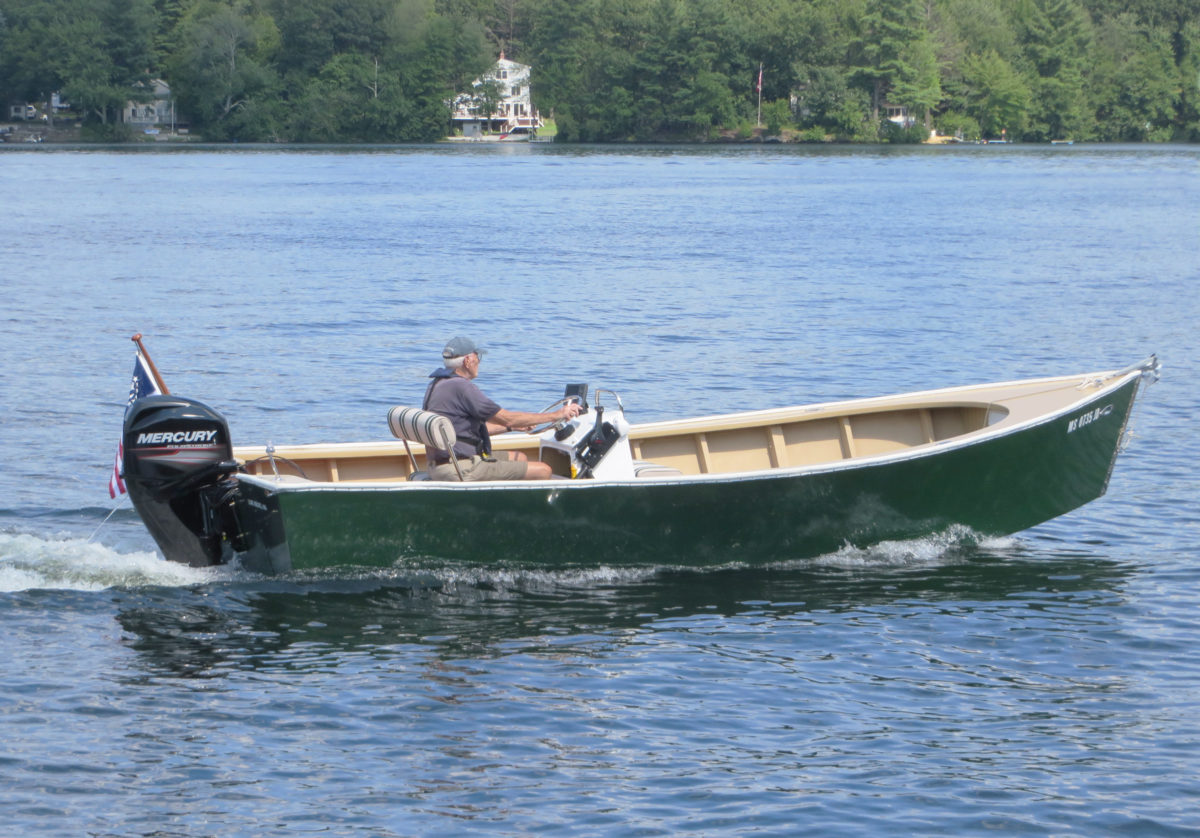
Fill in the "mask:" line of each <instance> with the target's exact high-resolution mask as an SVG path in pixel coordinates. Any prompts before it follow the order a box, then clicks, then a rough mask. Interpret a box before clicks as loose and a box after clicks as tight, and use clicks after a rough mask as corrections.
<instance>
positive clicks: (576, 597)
mask: <svg viewBox="0 0 1200 838" xmlns="http://www.w3.org/2000/svg"><path fill="white" fill-rule="evenodd" d="M1198 166H1200V149H1198V148H1196V147H1140V146H1139V147H1088V146H1072V147H1053V148H1051V147H1049V146H1047V147H1022V146H1012V147H995V146H992V147H964V148H912V149H909V148H906V149H884V148H838V147H833V148H808V147H720V148H677V147H653V148H616V149H610V148H586V147H585V148H568V149H563V148H558V147H554V146H541V145H535V146H515V145H505V146H486V147H479V146H474V147H470V148H464V147H452V148H451V147H417V148H408V147H406V148H386V149H356V150H330V149H297V150H284V151H281V150H278V149H274V148H241V149H204V148H187V149H175V150H162V149H155V150H153V151H145V150H138V151H127V150H117V151H113V150H105V149H51V148H38V149H11V148H5V149H3V150H0V185H2V187H3V194H4V196H5V206H4V210H3V213H2V214H0V284H2V288H3V298H2V302H0V312H2V313H0V319H2V321H3V324H4V328H3V330H2V331H0V353H2V355H0V357H2V359H3V364H2V365H0V396H2V403H3V406H4V414H5V415H4V419H3V423H2V424H0V454H2V457H3V463H4V467H3V471H0V498H2V499H0V630H2V632H3V641H2V644H3V645H2V648H3V653H2V655H0V741H3V742H4V743H5V744H4V746H3V748H2V749H0V807H2V810H3V812H4V816H3V821H4V823H6V824H7V827H5V830H6V831H8V832H11V833H12V834H36V835H64V836H78V835H90V836H110V835H111V836H118V835H120V836H126V835H154V836H188V838H191V836H209V835H212V836H234V835H245V836H262V835H289V836H290V835H295V834H308V833H315V834H325V835H355V836H392V835H395V836H408V835H462V834H496V833H499V834H539V835H542V834H557V835H571V836H575V835H677V834H696V835H701V834H702V835H712V834H739V835H741V834H761V835H796V834H812V835H835V836H836V835H846V836H859V835H873V834H879V833H881V832H883V831H885V830H887V831H891V832H895V833H902V834H922V835H936V834H945V835H955V836H968V835H984V834H988V835H992V834H1002V835H1016V834H1021V835H1087V836H1095V835H1116V834H1120V835H1196V834H1200V828H1198V825H1200V821H1198V818H1197V813H1198V812H1200V651H1198V647H1200V626H1198V621H1197V615H1198V614H1200V570H1198V569H1197V559H1198V558H1200V547H1198V546H1197V545H1200V511H1198V509H1197V498H1198V497H1200V480H1198V478H1197V468H1196V465H1197V462H1198V459H1200V443H1198V442H1197V434H1196V427H1195V421H1196V417H1197V416H1198V415H1200V387H1198V386H1197V384H1196V376H1195V373H1196V370H1197V362H1198V360H1200V347H1198V345H1197V331H1198V329H1197V324H1198V323H1200V303H1198V302H1197V300H1198V298H1200V295H1198V294H1197V290H1196V289H1197V283H1198V280H1200V259H1198V251H1200V247H1198V245H1200V236H1198V233H1200V169H1198ZM135 332H141V333H143V334H144V335H145V341H146V345H147V348H148V349H149V350H150V352H151V354H152V356H153V358H154V360H155V361H156V362H157V364H158V366H159V368H160V370H161V372H162V374H163V376H164V378H165V379H166V381H167V384H168V385H169V386H170V388H171V390H172V392H176V393H180V394H184V395H189V396H192V397H195V398H199V399H201V400H203V401H205V402H207V403H209V404H211V405H213V406H214V407H216V408H217V409H218V410H220V411H221V412H222V413H223V414H224V415H225V416H226V418H227V419H228V420H229V422H230V425H231V428H232V432H233V435H234V441H235V443H265V442H267V441H275V442H321V441H351V440H360V439H384V438H387V437H388V433H387V429H386V424H385V417H386V412H387V409H388V407H389V406H391V405H393V404H397V403H409V404H411V403H414V402H416V401H418V400H419V399H420V396H421V394H422V392H423V388H424V377H425V375H426V374H427V373H428V372H429V371H430V370H431V369H432V368H433V367H434V366H436V365H437V363H438V353H439V351H440V348H441V346H442V344H443V343H444V342H445V341H446V339H447V338H449V337H451V336H453V335H455V334H460V333H461V334H467V335H471V336H474V337H476V338H477V339H478V340H479V341H480V342H481V343H483V344H485V345H486V346H487V347H489V349H490V352H489V354H488V355H487V357H486V358H485V359H484V368H483V372H482V377H481V384H482V385H483V386H484V389H485V390H486V391H487V392H489V394H490V395H492V396H493V397H494V398H496V400H497V401H499V402H500V403H501V404H503V405H505V406H507V407H513V408H516V409H535V410H536V409H540V408H541V407H543V406H544V405H546V404H549V403H550V402H552V401H554V400H555V399H556V398H557V396H558V395H559V394H560V393H561V389H562V385H563V384H564V383H566V382H570V381H588V382H590V383H591V384H592V385H593V386H604V387H609V388H612V389H614V390H616V391H618V392H619V393H620V395H621V397H622V399H623V401H624V403H625V405H626V407H627V409H628V411H629V414H630V416H631V418H632V419H633V420H634V421H646V420H652V419H660V418H668V417H673V416H680V415H693V414H701V413H710V412H720V411H728V410H737V409H748V408H758V407H771V406H782V405H789V404H796V403H800V402H807V401H824V400H829V399H834V398H842V397H851V396H867V395H880V394H885V393H892V392H902V391H906V390H913V389H924V388H932V387H940V386H947V385H952V384H967V383H976V382H985V381H992V380H1008V379H1014V378H1021V377H1026V376H1036V375H1052V374H1059V373H1071V372H1086V371H1093V370H1102V369H1111V368H1115V367H1123V366H1125V365H1126V364H1129V363H1132V362H1135V361H1139V360H1141V359H1142V358H1144V357H1145V356H1147V355H1149V354H1150V353H1152V352H1156V353H1158V354H1159V356H1160V358H1161V359H1162V361H1163V365H1164V375H1163V380H1162V381H1161V382H1160V383H1158V384H1156V385H1154V386H1152V387H1150V388H1148V389H1146V390H1145V391H1144V392H1143V398H1142V399H1141V401H1140V402H1139V404H1138V406H1137V407H1136V409H1135V412H1134V418H1133V430H1134V437H1133V440H1132V443H1131V445H1130V447H1129V449H1128V450H1127V451H1126V452H1125V454H1124V455H1123V456H1122V457H1121V458H1120V459H1119V461H1118V463H1117V468H1116V470H1115V473H1114V475H1113V478H1112V482H1111V484H1110V488H1109V493H1108V495H1107V496H1105V497H1104V498H1102V499H1101V500H1099V501H1097V502H1095V503H1093V504H1091V505H1089V506H1088V507H1086V508H1084V509H1081V510H1078V511H1076V512H1074V513H1072V514H1070V515H1067V516H1065V517H1063V518H1061V519H1059V520H1056V521H1053V522H1050V523H1048V524H1045V525H1043V526H1041V527H1038V528H1036V529H1033V530H1030V531H1028V532H1025V533H1021V534H1019V535H1016V536H1012V537H1008V538H1003V539H983V540H979V539H977V538H974V537H972V536H971V534H969V533H968V534H964V533H949V534H947V535H946V536H945V537H944V538H934V539H928V540H924V541H918V542H910V543H902V544H887V545H883V546H881V547H879V548H877V549H873V550H868V551H862V550H853V549H844V550H842V551H839V552H838V553H836V554H832V555H829V556H824V557H821V558H818V559H815V560H810V561H795V562H784V563H781V564H777V565H773V566H771V567H767V568H757V569H755V568H746V567H739V566H737V565H734V564H730V565H728V566H725V567H718V568H715V569H709V570H704V571H693V570H689V569H688V568H687V564H688V557H687V556H663V557H662V560H661V564H659V565H656V566H650V567H645V568H635V569H621V570H618V569H615V568H614V567H612V566H611V565H610V564H607V563H606V559H607V558H608V554H607V553H606V546H605V544H604V540H603V537H602V536H601V535H599V534H598V535H597V539H596V543H595V545H594V550H593V551H592V552H591V553H590V554H588V555H580V556H578V557H577V559H578V561H577V565H578V566H577V567H576V568H574V569H571V570H566V571H560V572H534V571H530V570H528V569H524V568H523V567H522V566H521V565H520V563H514V565H513V566H512V567H507V568H500V569H488V570H482V569H479V568H476V567H472V566H470V565H463V564H453V563H446V562H437V561H434V560H429V559H424V560H422V559H417V558H406V559H402V560H401V561H400V562H398V564H397V566H396V567H395V568H393V569H391V570H388V571H386V572H373V573H365V572H364V573H343V574H340V575H335V574H317V575H309V576H295V577H283V578H273V579H268V578H262V577H256V576H253V575H251V574H248V573H245V572H242V571H238V570H235V569H219V570H194V569H188V568H183V567H179V566H175V565H171V564H168V563H166V562H164V561H162V560H161V559H159V558H158V556H157V554H156V552H155V548H154V545H153V542H152V541H151V539H150V538H149V536H148V535H147V534H146V532H145V530H144V529H143V527H142V526H141V524H140V522H139V521H138V520H137V518H136V515H134V513H133V512H132V511H131V510H130V507H129V504H128V501H125V502H124V503H123V504H119V505H118V504H117V503H116V502H110V500H109V498H108V494H107V489H106V486H107V477H108V472H109V469H110V468H111V464H112V457H113V454H114V450H115V446H116V442H117V438H118V435H119V431H120V425H121V412H122V409H123V404H124V400H125V396H126V393H127V390H128V384H129V374H130V370H131V366H132V360H133V346H132V344H131V343H130V342H129V340H128V339H129V337H130V335H132V334H133V333H135ZM114 506H116V507H117V508H116V511H115V512H113V507H114ZM110 512H112V515H111V517H107V520H106V516H109V513H110Z"/></svg>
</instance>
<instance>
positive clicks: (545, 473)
mask: <svg viewBox="0 0 1200 838" xmlns="http://www.w3.org/2000/svg"><path fill="white" fill-rule="evenodd" d="M553 474H554V472H553V471H551V470H550V464H549V463H543V462H542V461H541V460H534V461H533V462H531V463H529V467H528V468H526V469H525V479H526V480H549V479H550V478H551V477H552V476H553Z"/></svg>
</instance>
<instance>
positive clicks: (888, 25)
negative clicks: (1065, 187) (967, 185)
mask: <svg viewBox="0 0 1200 838" xmlns="http://www.w3.org/2000/svg"><path fill="white" fill-rule="evenodd" d="M501 50H503V51H504V52H505V53H506V54H507V55H508V57H510V58H514V59H516V60H519V61H522V62H524V63H528V64H531V65H532V66H533V68H534V69H533V77H532V80H531V81H532V88H533V92H534V96H535V103H536V105H537V106H538V107H539V108H540V109H541V111H542V112H543V114H544V115H546V116H552V117H554V118H555V119H556V122H557V129H558V133H557V138H558V139H559V140H564V141H623V140H640V141H652V140H705V139H709V138H712V137H713V136H715V135H716V134H717V133H718V132H722V131H723V132H724V133H725V134H726V135H729V134H731V133H732V134H733V135H735V136H742V135H743V134H744V133H745V130H744V129H745V126H747V125H749V126H751V127H753V124H754V121H755V111H756V107H757V104H758V101H759V90H758V70H759V67H760V65H761V66H762V68H763V74H762V90H761V101H762V103H763V114H762V115H763V119H764V122H765V124H766V126H765V127H766V133H767V134H768V135H772V136H774V135H778V134H781V133H786V134H787V135H788V136H789V137H790V136H792V132H793V131H798V132H799V133H798V135H797V136H798V137H799V138H801V139H802V140H804V141H813V142H817V141H827V140H829V139H836V140H840V141H875V140H878V139H884V140H886V141H889V142H899V141H911V140H913V139H914V138H916V137H917V136H918V135H920V136H922V137H923V136H924V134H925V131H926V130H927V126H929V125H931V124H932V125H937V126H938V127H939V129H940V130H941V131H942V132H943V133H955V132H961V133H962V134H963V135H964V136H967V137H970V136H973V135H976V134H980V135H983V136H986V137H995V136H999V134H1000V132H1001V131H1005V132H1006V136H1007V137H1008V138H1010V139H1024V140H1026V141H1046V140H1051V139H1060V138H1071V139H1076V140H1113V141H1163V140H1169V139H1170V140H1192V141H1195V140H1200V81H1198V79H1200V5H1198V4H1197V3H1196V2H1195V0H0V91H3V92H4V94H5V98H6V99H8V100H10V101H11V102H34V103H43V102H45V101H46V100H47V99H48V98H49V97H50V95H51V94H52V93H55V92H58V93H60V94H61V95H62V96H63V97H64V98H66V99H68V100H69V101H70V102H71V103H72V105H73V106H74V107H75V109H76V110H77V111H78V112H79V113H81V114H82V115H83V117H84V119H85V120H86V121H87V122H88V123H89V124H92V126H93V127H90V128H89V129H88V135H89V136H92V137H95V138H105V139H120V138H121V137H123V136H125V134H126V132H127V128H125V127H117V126H119V125H120V119H121V113H122V111H123V109H124V108H125V105H126V103H128V102H130V101H146V100H147V98H148V96H149V92H150V89H151V88H150V86H149V84H148V83H149V81H150V79H152V78H163V79H165V80H166V81H167V82H168V83H169V84H170V85H171V88H172V90H173V92H174V94H175V97H176V100H177V103H178V108H177V110H178V113H179V114H180V117H181V118H182V119H183V120H185V121H189V122H190V123H191V125H192V128H193V133H195V134H197V135H200V136H203V137H204V138H206V139H210V140H222V139H225V140H264V141H265V140H270V141H275V140H282V141H310V142H339V141H356V142H401V141H409V140H433V139H437V138H438V137H441V136H444V135H445V134H446V133H447V132H448V129H449V124H448V113H449V112H448V107H447V102H448V101H449V100H450V99H451V98H452V97H453V96H454V95H455V94H456V93H459V92H463V91H465V90H467V89H469V87H470V85H471V83H472V81H473V80H475V79H477V78H480V77H481V76H482V75H483V73H484V72H485V71H486V69H487V68H488V67H489V66H491V65H492V63H493V62H494V61H495V59H496V56H497V55H498V53H499V52H500V51H501ZM885 104H887V105H901V106H904V107H907V109H908V111H909V113H910V114H912V115H913V116H914V117H916V124H915V125H913V126H912V127H911V128H907V129H905V128H900V127H897V126H894V125H892V124H891V123H888V122H886V121H885V120H881V118H880V117H881V110H882V108H883V106H884V105H885ZM105 126H109V127H105Z"/></svg>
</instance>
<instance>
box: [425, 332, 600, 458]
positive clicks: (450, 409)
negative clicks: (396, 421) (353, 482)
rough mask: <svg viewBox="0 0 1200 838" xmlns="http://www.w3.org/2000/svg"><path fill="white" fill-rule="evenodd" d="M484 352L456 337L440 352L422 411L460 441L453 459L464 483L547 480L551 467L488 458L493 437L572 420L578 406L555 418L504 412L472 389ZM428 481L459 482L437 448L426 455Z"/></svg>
mask: <svg viewBox="0 0 1200 838" xmlns="http://www.w3.org/2000/svg"><path fill="white" fill-rule="evenodd" d="M482 354H483V350H481V349H480V348H479V347H477V346H476V345H475V341H473V340H471V339H470V338H464V337H456V338H454V339H453V340H451V341H450V342H449V343H447V344H446V348H445V349H443V350H442V364H443V367H442V369H439V370H434V371H433V372H432V373H431V374H430V376H429V377H430V378H432V379H433V381H431V382H430V383H429V389H428V390H426V391H425V404H424V408H425V410H430V411H433V412H434V413H440V414H441V415H443V416H445V417H447V418H448V419H449V420H450V422H451V424H453V425H454V433H455V434H456V435H457V436H458V441H457V442H456V443H455V444H454V453H455V455H456V456H457V457H458V464H459V467H460V468H461V469H462V472H463V479H464V480H547V479H549V478H550V477H551V471H550V466H549V464H547V463H543V462H540V461H537V460H535V461H534V462H529V458H528V457H526V456H525V455H524V454H523V453H521V452H519V451H513V452H509V451H498V452H496V453H495V454H493V453H492V439H491V435H492V434H498V433H504V432H505V431H511V430H514V429H515V430H526V429H528V428H532V427H534V426H535V425H541V424H544V423H546V422H557V421H565V420H568V419H572V418H574V417H575V416H578V415H579V411H580V406H579V405H578V404H575V403H573V402H571V403H568V404H565V405H563V407H562V409H560V410H556V411H554V412H553V413H526V412H523V411H519V410H505V409H504V408H502V407H500V405H498V404H496V403H495V402H494V401H492V400H491V399H489V398H488V397H487V396H485V395H484V394H483V391H482V390H480V389H479V387H478V386H476V384H475V377H476V376H478V375H479V357H480V355H482ZM428 457H429V466H428V468H429V476H430V478H431V479H433V480H458V472H457V471H455V469H454V464H453V463H451V462H450V454H449V453H448V452H446V451H441V450H438V449H436V448H431V449H430V450H429V452H428Z"/></svg>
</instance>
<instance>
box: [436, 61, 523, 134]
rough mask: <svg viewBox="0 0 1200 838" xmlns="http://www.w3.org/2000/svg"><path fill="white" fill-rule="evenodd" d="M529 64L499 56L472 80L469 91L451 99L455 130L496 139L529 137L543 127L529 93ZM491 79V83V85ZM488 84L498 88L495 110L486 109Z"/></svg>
mask: <svg viewBox="0 0 1200 838" xmlns="http://www.w3.org/2000/svg"><path fill="white" fill-rule="evenodd" d="M529 70H530V67H529V65H528V64H518V63H517V62H516V61H509V60H508V59H507V58H505V57H504V53H500V60H499V61H497V62H496V64H495V66H493V67H492V69H490V70H488V71H487V72H486V73H484V75H483V77H482V78H478V79H475V81H473V82H472V83H471V87H472V90H471V92H469V93H460V94H458V95H457V96H455V97H454V99H453V101H451V103H450V109H451V115H450V124H451V127H452V128H453V129H454V133H455V134H461V136H463V137H465V138H467V139H476V138H480V139H481V138H483V137H484V136H485V135H486V136H493V135H494V136H495V138H496V139H510V138H511V139H529V137H531V136H533V135H534V134H535V133H537V129H539V128H541V127H542V119H541V117H540V116H539V115H538V112H537V110H536V109H535V108H534V107H533V100H532V99H531V97H530V95H529ZM489 83H490V85H489ZM485 85H488V86H491V87H493V88H494V90H495V98H494V100H493V103H492V107H493V110H492V112H491V113H486V112H485V111H486V110H487V107H488V106H487V102H486V101H485V99H486V97H485V95H484V94H485V90H486V88H485Z"/></svg>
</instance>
